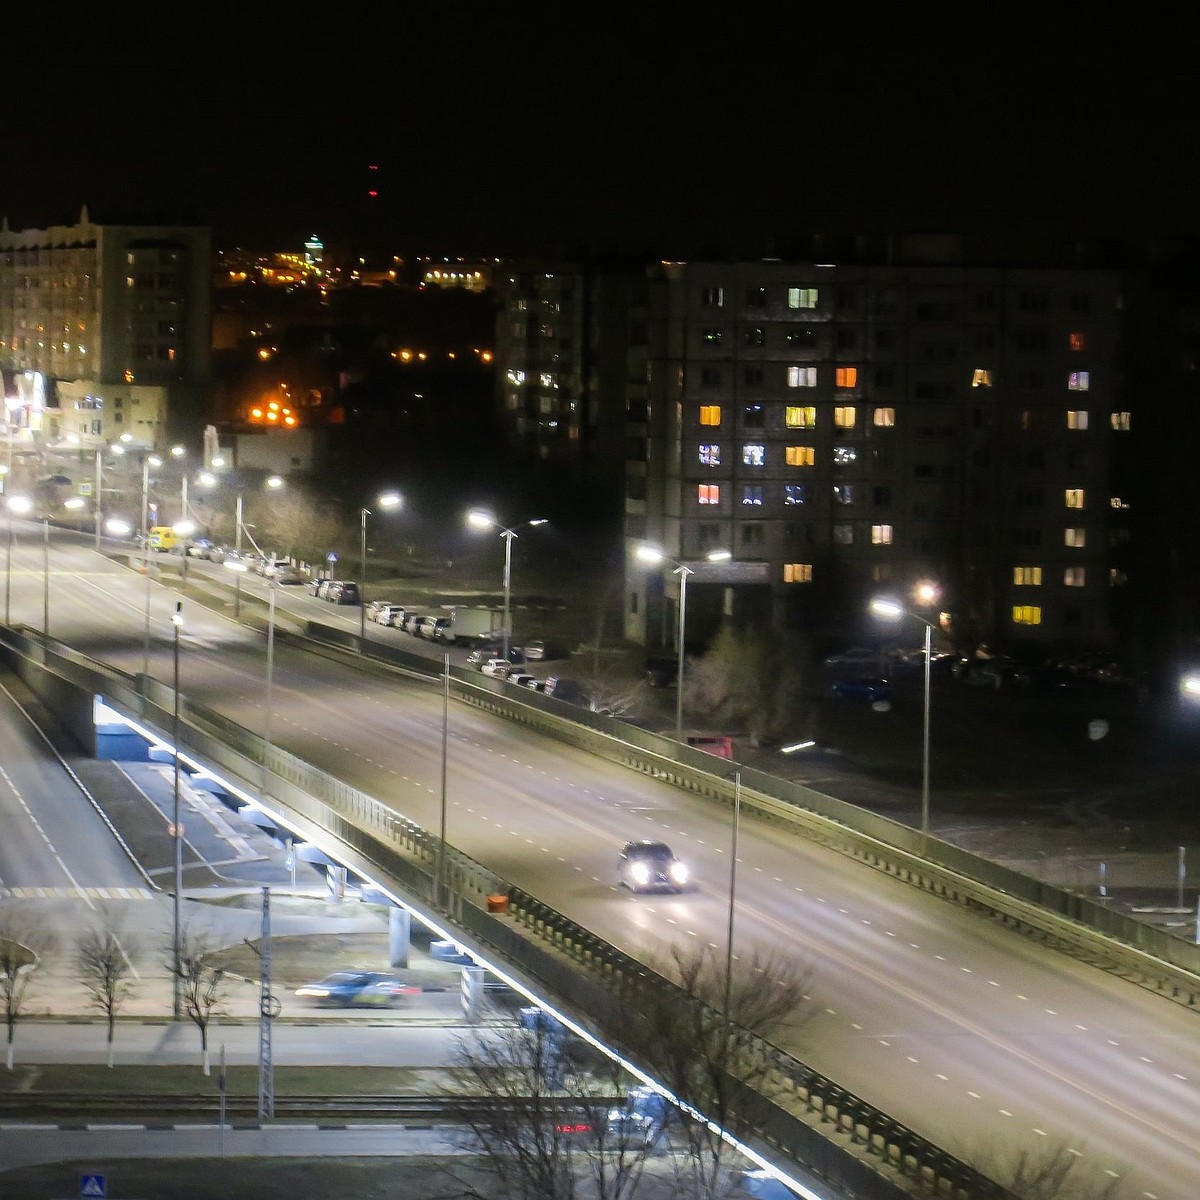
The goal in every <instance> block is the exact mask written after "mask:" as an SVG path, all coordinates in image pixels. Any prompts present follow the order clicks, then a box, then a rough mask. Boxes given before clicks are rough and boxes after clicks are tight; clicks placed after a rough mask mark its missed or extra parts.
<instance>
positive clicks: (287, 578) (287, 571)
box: [270, 562, 308, 584]
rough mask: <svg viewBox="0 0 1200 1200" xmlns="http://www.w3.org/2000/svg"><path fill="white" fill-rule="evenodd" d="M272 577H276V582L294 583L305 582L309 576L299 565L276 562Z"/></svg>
mask: <svg viewBox="0 0 1200 1200" xmlns="http://www.w3.org/2000/svg"><path fill="white" fill-rule="evenodd" d="M270 578H271V579H274V580H275V582H276V583H281V584H293V583H303V582H304V581H305V580H306V579H307V578H308V576H307V575H305V573H304V572H303V571H302V570H300V568H299V567H297V566H294V565H293V564H292V563H286V562H285V563H276V564H275V566H274V568H273V570H272V571H271V573H270Z"/></svg>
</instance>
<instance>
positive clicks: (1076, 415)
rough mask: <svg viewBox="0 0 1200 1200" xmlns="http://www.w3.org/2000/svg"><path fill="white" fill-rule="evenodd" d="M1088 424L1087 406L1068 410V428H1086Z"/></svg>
mask: <svg viewBox="0 0 1200 1200" xmlns="http://www.w3.org/2000/svg"><path fill="white" fill-rule="evenodd" d="M1087 425H1088V415H1087V409H1086V408H1073V409H1070V410H1069V411H1068V412H1067V428H1068V429H1086V428H1087Z"/></svg>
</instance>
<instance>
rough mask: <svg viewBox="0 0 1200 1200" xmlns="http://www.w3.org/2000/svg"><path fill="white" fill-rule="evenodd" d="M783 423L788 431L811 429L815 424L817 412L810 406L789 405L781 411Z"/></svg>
mask: <svg viewBox="0 0 1200 1200" xmlns="http://www.w3.org/2000/svg"><path fill="white" fill-rule="evenodd" d="M783 423H784V424H785V425H786V426H787V427H788V428H789V429H812V428H814V427H815V425H816V423H817V410H816V408H815V407H813V406H811V405H809V406H805V405H802V404H789V405H788V406H787V407H786V408H785V409H784V410H783Z"/></svg>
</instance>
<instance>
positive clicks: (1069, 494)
mask: <svg viewBox="0 0 1200 1200" xmlns="http://www.w3.org/2000/svg"><path fill="white" fill-rule="evenodd" d="M1065 495H1066V501H1067V507H1068V508H1082V507H1083V488H1067V490H1066V493H1065ZM1114 507H1115V506H1114Z"/></svg>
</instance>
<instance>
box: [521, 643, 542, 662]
mask: <svg viewBox="0 0 1200 1200" xmlns="http://www.w3.org/2000/svg"><path fill="white" fill-rule="evenodd" d="M521 650H522V651H523V652H524V654H525V660H526V662H541V661H542V660H543V659H544V658H546V657H548V656H547V654H546V643H545V642H543V641H541V640H537V641H532V642H526V643H525V645H524V646H522V647H521Z"/></svg>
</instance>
